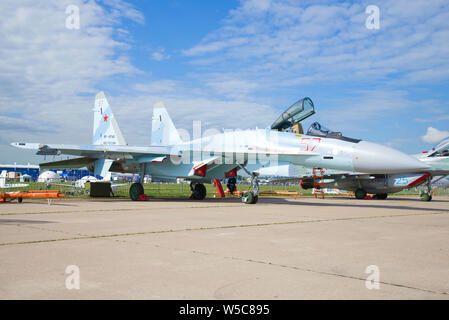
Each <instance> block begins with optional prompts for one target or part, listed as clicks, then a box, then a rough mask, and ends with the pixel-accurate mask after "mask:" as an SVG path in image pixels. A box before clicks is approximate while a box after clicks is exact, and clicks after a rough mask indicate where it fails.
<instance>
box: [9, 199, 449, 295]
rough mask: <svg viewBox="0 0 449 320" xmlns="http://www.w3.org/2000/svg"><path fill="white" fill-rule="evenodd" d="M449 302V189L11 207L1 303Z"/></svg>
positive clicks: (35, 203)
mask: <svg viewBox="0 0 449 320" xmlns="http://www.w3.org/2000/svg"><path fill="white" fill-rule="evenodd" d="M71 265H74V266H77V267H78V268H79V284H80V288H79V289H71V290H69V289H67V287H66V280H67V278H68V277H70V278H69V280H70V279H73V277H74V276H76V273H70V272H69V273H66V268H67V267H68V266H71ZM369 266H374V267H371V269H370V268H368V267H369ZM367 268H368V273H366V271H367ZM376 270H378V271H379V273H378V276H379V277H378V278H376V277H375V276H376ZM367 279H368V280H367ZM376 279H378V280H379V282H378V289H376V282H375V280H376ZM68 282H69V287H70V284H71V283H72V284H73V283H76V282H71V281H68ZM367 285H368V287H370V288H371V289H368V287H367ZM373 286H374V288H373ZM448 298H449V197H445V196H437V197H435V199H434V200H433V201H432V202H422V201H419V200H418V197H401V196H392V197H391V198H389V199H388V200H355V199H351V198H326V199H324V200H322V199H315V198H309V197H301V198H298V199H296V200H295V199H293V198H267V197H262V198H261V199H260V201H259V203H258V204H256V205H245V204H242V203H240V202H239V200H238V199H207V200H204V201H189V200H185V199H151V200H150V201H147V202H133V201H129V200H102V199H99V200H59V201H53V203H52V205H50V206H49V205H48V204H47V202H46V200H28V199H24V202H23V203H21V204H18V203H17V202H12V203H3V204H2V203H0V299H448Z"/></svg>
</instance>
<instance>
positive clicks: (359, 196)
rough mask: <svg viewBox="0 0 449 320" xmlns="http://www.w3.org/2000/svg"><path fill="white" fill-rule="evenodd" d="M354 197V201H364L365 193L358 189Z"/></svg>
mask: <svg viewBox="0 0 449 320" xmlns="http://www.w3.org/2000/svg"><path fill="white" fill-rule="evenodd" d="M354 195H355V198H356V199H359V200H361V199H365V197H366V191H365V190H363V189H361V188H359V189H357V190H355V192H354Z"/></svg>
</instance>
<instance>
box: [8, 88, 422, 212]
mask: <svg viewBox="0 0 449 320" xmlns="http://www.w3.org/2000/svg"><path fill="white" fill-rule="evenodd" d="M311 109H312V110H313V103H312V100H310V99H309V98H304V99H301V100H299V101H298V102H296V103H295V104H294V105H292V106H291V107H290V108H289V109H288V110H289V113H288V116H289V117H290V116H291V115H300V114H302V113H304V112H306V113H307V112H309V111H310V110H311ZM289 117H286V119H287V120H288V118H289ZM284 120H285V119H283V120H282V119H281V122H280V123H281V124H282V123H283V121H284ZM11 145H13V146H15V147H18V148H24V149H34V150H37V154H38V155H60V154H65V155H72V156H78V157H79V158H76V159H69V160H63V161H58V162H57V163H44V164H41V168H51V167H55V166H57V167H58V168H60V167H61V166H64V167H71V168H80V167H87V168H90V169H91V170H92V171H93V172H94V173H95V174H96V175H100V176H105V174H106V173H107V172H108V171H111V172H122V173H139V175H140V182H137V183H134V184H132V185H131V187H130V191H129V194H130V198H131V199H132V200H137V199H140V198H141V197H142V195H143V194H144V188H143V178H144V176H145V175H151V176H153V177H163V178H164V177H165V178H166V177H169V178H183V179H186V180H189V181H191V183H190V186H191V190H192V198H193V199H198V200H201V199H204V198H205V196H206V188H205V186H204V185H203V183H206V182H210V181H211V180H213V179H220V180H221V179H223V178H225V177H232V176H236V175H237V171H238V170H240V169H241V170H243V171H245V172H247V173H248V174H249V175H250V176H251V180H252V190H251V191H248V192H246V193H245V194H244V195H243V196H242V202H244V203H251V204H254V203H257V201H258V195H259V193H258V192H259V187H258V186H259V183H258V176H257V174H256V173H255V172H253V171H249V170H248V169H247V168H246V167H247V165H248V164H256V165H262V164H266V163H267V162H268V163H273V164H275V163H277V162H289V163H292V164H295V165H302V166H307V167H320V168H330V169H336V170H345V171H356V172H367V173H372V174H392V173H410V172H421V171H423V170H426V169H428V168H429V166H428V165H427V164H425V163H424V162H422V161H419V160H418V159H416V158H414V157H411V156H409V155H406V154H404V153H402V152H399V151H396V150H394V149H392V148H388V147H385V146H381V145H378V144H375V143H370V142H367V141H362V140H358V139H351V138H348V137H345V136H342V135H335V134H326V135H315V134H314V135H306V134H298V133H294V132H281V131H275V130H271V129H270V128H267V129H255V130H242V131H231V132H229V131H228V132H223V133H218V134H215V135H210V136H206V137H194V138H193V139H189V141H182V140H181V138H180V135H179V133H178V131H177V130H176V128H175V126H174V124H173V122H172V120H171V118H170V116H169V115H168V113H167V110H166V109H165V107H164V105H163V103H157V104H156V105H155V106H154V110H153V119H152V135H151V145H149V146H129V145H127V144H126V142H125V139H124V137H123V135H122V133H121V131H120V129H119V127H118V124H117V121H116V119H115V117H114V115H113V113H112V110H111V108H110V106H109V104H108V101H107V100H106V97H105V95H104V93H103V92H100V93H98V94H97V95H96V97H95V107H94V130H93V141H92V144H91V145H65V144H45V143H23V142H14V143H12V144H11Z"/></svg>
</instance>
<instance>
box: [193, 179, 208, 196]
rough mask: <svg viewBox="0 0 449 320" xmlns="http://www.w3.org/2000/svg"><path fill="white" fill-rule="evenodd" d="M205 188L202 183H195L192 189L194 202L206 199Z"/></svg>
mask: <svg viewBox="0 0 449 320" xmlns="http://www.w3.org/2000/svg"><path fill="white" fill-rule="evenodd" d="M206 194H207V191H206V187H205V186H204V184H202V183H197V184H195V186H194V187H193V193H192V195H193V198H195V200H204V198H206Z"/></svg>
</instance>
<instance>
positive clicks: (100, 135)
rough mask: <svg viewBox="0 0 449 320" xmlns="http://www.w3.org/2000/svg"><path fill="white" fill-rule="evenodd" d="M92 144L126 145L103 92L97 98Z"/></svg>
mask: <svg viewBox="0 0 449 320" xmlns="http://www.w3.org/2000/svg"><path fill="white" fill-rule="evenodd" d="M92 144H94V145H126V141H125V138H124V137H123V134H122V132H121V131H120V128H119V126H118V123H117V121H116V120H115V117H114V114H113V113H112V109H111V107H110V106H109V103H108V100H106V97H105V95H104V92H103V91H101V92H99V93H97V95H96V96H95V107H94V129H93V137H92Z"/></svg>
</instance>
